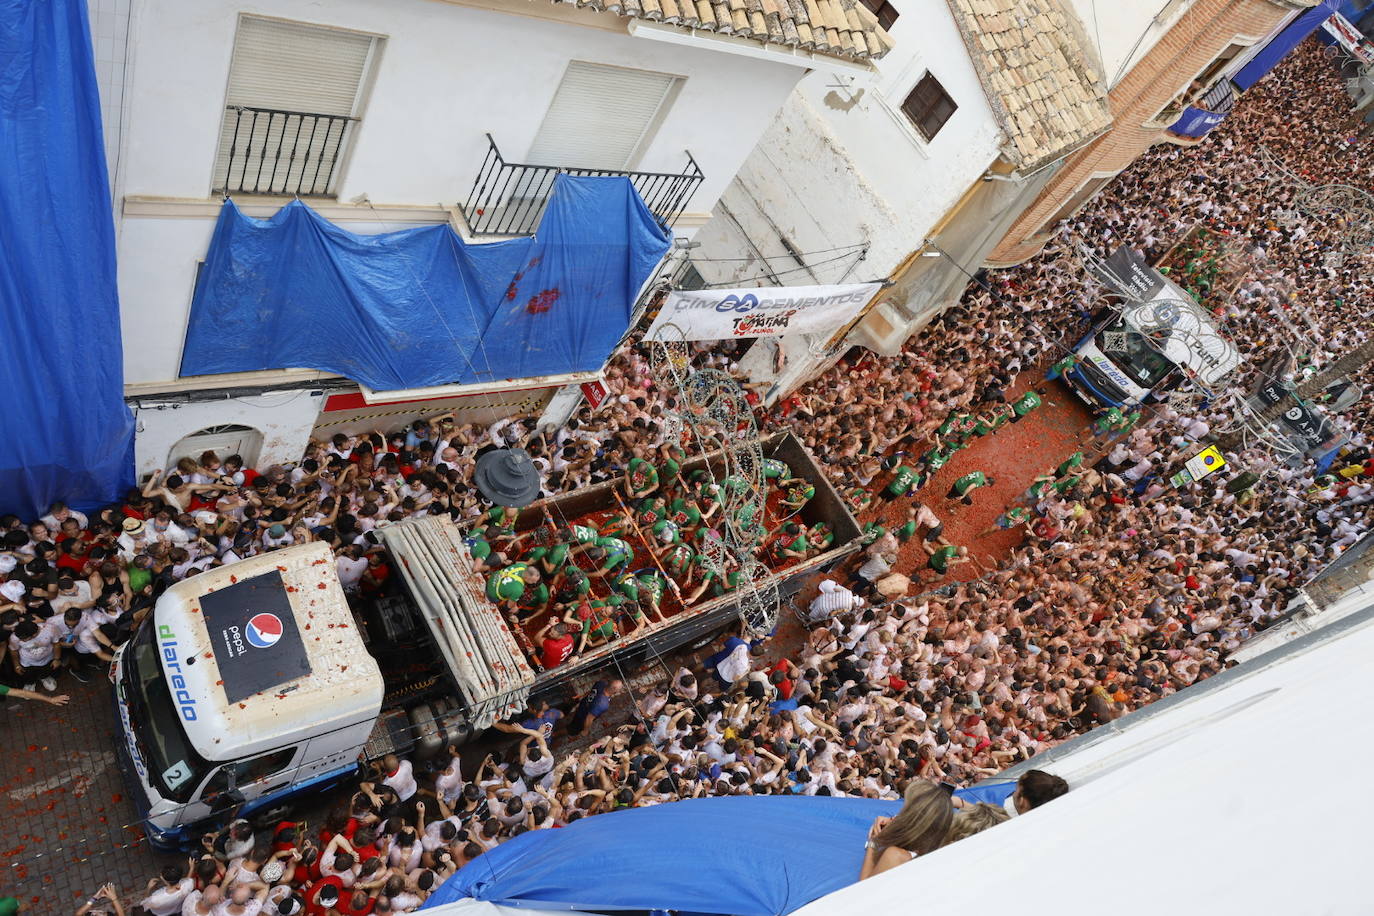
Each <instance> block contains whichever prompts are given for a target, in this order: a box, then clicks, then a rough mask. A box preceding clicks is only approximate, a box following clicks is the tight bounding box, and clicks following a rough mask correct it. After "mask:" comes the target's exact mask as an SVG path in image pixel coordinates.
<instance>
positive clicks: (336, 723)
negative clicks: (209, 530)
mask: <svg viewBox="0 0 1374 916" xmlns="http://www.w3.org/2000/svg"><path fill="white" fill-rule="evenodd" d="M110 674H111V679H112V680H113V681H114V684H115V691H114V697H115V705H116V708H117V709H116V711H117V714H118V721H119V723H120V726H121V731H122V736H123V741H122V742H120V745H119V756H120V762H121V765H122V766H123V767H124V769H125V771H126V776H127V781H128V782H129V784H130V786H131V788H133V790H134V801H135V804H136V806H137V807H138V810H139V814H140V815H141V816H142V818H143V821H144V828H145V831H146V833H147V836H148V840H149V842H150V843H151V844H152V845H153V846H154V847H155V848H158V849H162V850H170V849H175V848H180V847H184V846H187V845H190V844H193V843H194V842H195V841H196V840H197V838H198V837H199V835H200V834H201V833H203V832H204V831H205V829H207V828H208V827H210V826H215V825H217V822H218V821H219V820H221V819H222V818H223V816H224V815H225V813H226V812H227V811H229V810H230V809H231V808H235V807H237V808H238V812H237V813H238V816H240V817H253V816H254V815H260V816H263V817H269V816H271V815H272V814H273V813H275V812H277V811H280V810H282V809H283V808H284V807H285V806H286V805H287V804H289V802H290V801H291V799H292V798H293V797H294V796H296V795H298V794H300V793H303V792H308V791H314V790H319V789H322V788H326V787H328V786H330V785H333V784H335V783H337V782H339V781H341V780H342V779H345V778H347V777H349V776H351V775H353V774H354V773H355V772H356V770H357V765H358V759H359V756H360V753H361V752H362V751H363V749H364V747H365V746H366V744H367V741H368V738H369V736H370V735H371V733H372V730H373V726H374V723H375V721H376V720H377V717H378V713H379V712H380V710H381V704H382V696H383V690H384V688H383V681H382V676H381V672H380V671H379V670H378V667H377V663H376V662H375V661H374V660H373V658H372V657H371V655H370V654H369V653H368V651H367V649H366V647H365V646H364V643H363V640H362V637H361V635H360V634H359V632H358V630H357V628H356V626H355V625H354V620H353V615H352V613H351V612H350V610H349V607H348V602H347V599H346V598H345V596H344V593H343V589H342V588H341V586H340V585H339V581H338V578H337V575H336V573H335V567H334V558H333V556H332V554H331V552H330V550H329V547H328V546H327V545H324V544H306V545H302V546H299V547H290V548H287V549H285V550H280V551H275V552H273V553H270V554H267V555H265V556H261V557H255V558H252V559H249V560H245V561H243V562H240V563H235V564H233V565H231V566H225V567H220V568H216V569H212V570H210V571H208V572H204V573H201V574H199V575H197V576H194V577H192V578H190V579H186V580H184V581H182V582H179V583H177V584H175V585H173V586H172V587H171V588H169V589H168V590H167V591H166V592H165V593H164V594H163V595H162V597H161V598H159V599H158V602H157V605H156V606H155V608H154V610H153V613H152V615H151V617H150V618H149V619H148V620H146V621H145V622H144V624H143V626H142V627H141V628H140V629H139V631H138V633H137V634H136V635H135V637H134V638H133V639H132V640H130V641H129V642H128V643H127V644H125V645H124V646H123V647H122V648H121V649H120V651H119V652H118V653H117V654H116V655H115V658H114V661H113V662H112V663H111V668H110Z"/></svg>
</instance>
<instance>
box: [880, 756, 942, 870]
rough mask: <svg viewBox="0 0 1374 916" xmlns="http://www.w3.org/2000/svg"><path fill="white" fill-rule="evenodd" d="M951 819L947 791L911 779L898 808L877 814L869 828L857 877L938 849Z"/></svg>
mask: <svg viewBox="0 0 1374 916" xmlns="http://www.w3.org/2000/svg"><path fill="white" fill-rule="evenodd" d="M953 820H954V805H953V804H952V803H951V802H950V798H949V795H948V793H946V792H945V790H944V789H942V788H940V787H939V786H937V785H936V784H935V783H933V782H927V781H926V780H924V779H913V780H912V781H911V785H909V786H907V787H906V798H905V804H903V805H902V810H901V811H898V812H897V815H896V816H895V817H880V818H878V819H877V820H875V821H874V822H873V826H872V827H870V828H869V830H868V842H867V843H865V844H864V864H863V868H862V869H860V870H859V880H860V881H863V880H864V879H866V878H871V877H873V876H874V875H877V874H882V873H883V872H885V871H887V870H888V869H890V868H896V867H897V866H898V865H901V864H903V863H906V862H910V861H911V860H912V859H914V858H916V857H917V856H923V855H925V854H927V853H930V852H934V851H935V850H937V849H939V848H940V847H941V846H943V845H944V844H945V838H946V837H947V836H948V835H949V827H950V824H951V823H952V822H953Z"/></svg>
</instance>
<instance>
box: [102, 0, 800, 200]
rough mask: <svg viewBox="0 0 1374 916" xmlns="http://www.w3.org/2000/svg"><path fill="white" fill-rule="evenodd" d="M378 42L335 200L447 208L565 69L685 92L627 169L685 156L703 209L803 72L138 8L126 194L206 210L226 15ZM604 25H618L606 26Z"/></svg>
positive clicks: (658, 48) (358, 9) (651, 49)
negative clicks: (691, 159) (643, 77)
mask: <svg viewBox="0 0 1374 916" xmlns="http://www.w3.org/2000/svg"><path fill="white" fill-rule="evenodd" d="M241 12H243V13H255V14H262V15H266V16H273V17H278V18H283V19H291V20H297V21H302V22H312V23H317V24H320V25H326V26H335V27H340V28H348V29H354V30H358V31H363V32H371V33H375V34H379V35H383V36H385V37H386V44H385V47H384V49H383V51H382V54H381V59H380V62H379V64H378V65H377V67H376V78H375V84H374V87H373V89H372V92H371V95H370V96H369V97H368V98H367V101H366V107H365V109H364V111H363V116H362V123H361V125H360V127H359V129H358V132H357V135H356V138H355V141H354V145H353V151H352V155H351V159H350V161H349V163H348V165H347V169H346V172H345V175H344V178H343V181H342V183H341V184H340V186H339V196H340V198H341V199H348V198H351V197H353V196H354V195H357V194H360V193H367V194H368V195H369V197H370V198H371V199H372V200H373V201H374V202H378V203H381V202H387V203H415V204H434V203H439V202H445V203H452V202H454V201H456V200H458V199H460V198H463V197H465V196H466V195H467V193H468V190H469V187H470V185H471V183H472V180H473V178H474V176H475V175H476V173H477V170H478V168H479V166H480V165H481V162H482V157H483V156H484V155H485V154H486V149H487V147H486V139H485V137H484V136H483V134H484V133H485V132H490V133H491V134H492V136H493V137H495V138H496V142H497V144H498V145H499V146H500V147H501V150H502V153H503V154H505V155H506V156H507V157H508V158H510V159H513V160H515V161H520V160H521V159H522V157H523V156H524V155H525V153H526V152H527V150H528V148H529V145H530V141H531V140H532V139H533V137H534V135H535V132H536V131H537V130H538V128H539V125H540V122H541V121H542V119H543V116H544V113H545V112H546V111H547V109H548V106H549V102H550V101H551V100H552V98H553V94H554V92H555V90H556V89H557V87H558V83H559V80H560V79H561V77H562V74H563V70H564V68H565V67H566V66H567V63H568V61H569V60H570V59H579V60H589V61H594V62H598V63H603V64H612V65H616V66H623V67H635V68H640V69H647V70H656V71H660V72H665V73H671V74H676V75H679V76H682V77H684V78H685V79H686V82H685V84H684V85H683V87H682V91H681V93H680V94H679V95H678V98H677V99H676V101H675V102H674V103H673V105H672V107H671V110H670V111H669V112H668V114H667V116H666V118H664V120H663V122H662V124H661V125H660V127H659V128H658V130H657V132H656V133H655V135H654V137H653V140H652V141H651V142H650V143H649V144H648V146H647V147H646V149H645V151H644V153H643V155H642V157H641V158H640V161H639V163H638V168H639V169H641V170H644V171H673V170H679V169H681V168H682V167H683V166H684V165H685V163H686V157H685V155H684V152H683V151H684V150H691V151H692V154H693V155H694V156H695V157H696V158H697V161H698V162H699V163H700V164H701V167H702V169H703V171H704V172H705V173H706V180H705V182H704V183H703V185H702V187H701V188H700V190H699V191H698V194H697V197H696V199H695V200H694V201H693V203H692V205H691V207H689V209H690V208H702V209H709V207H710V204H711V203H712V202H713V201H714V200H715V198H716V196H718V195H719V193H720V191H721V190H722V189H723V188H724V187H725V185H726V184H727V183H728V182H729V180H730V178H731V177H732V176H733V175H734V172H735V169H736V167H737V166H738V164H739V163H740V162H741V161H743V159H744V157H745V156H746V155H747V154H748V152H749V150H750V149H751V148H752V147H753V145H754V143H755V141H756V140H757V139H758V136H759V134H760V133H761V132H762V130H763V127H764V125H765V123H766V120H767V118H769V117H770V116H771V115H772V113H773V112H774V111H776V110H777V107H778V106H779V105H780V104H781V102H782V100H783V99H784V98H785V97H786V96H787V93H788V92H789V91H790V90H791V87H792V86H793V84H794V83H795V82H796V80H797V79H798V78H799V77H800V76H801V74H802V73H803V71H802V70H801V69H799V68H797V67H792V66H784V65H781V64H777V63H772V62H767V61H760V60H754V59H749V58H745V57H741V56H738V55H733V54H726V53H721V52H717V51H707V50H701V49H697V48H686V47H677V46H673V45H667V44H664V43H662V42H655V41H650V40H646V39H642V38H634V37H631V36H630V35H628V34H626V33H625V32H624V31H607V30H604V29H599V28H588V27H584V26H578V25H571V24H566V23H561V22H549V21H544V20H540V19H536V18H532V17H528V16H519V15H510V14H506V13H498V12H490V11H486V10H480V9H473V8H468V7H463V6H457V5H454V4H450V3H439V2H433V0H390V2H387V3H376V2H372V0H331V2H330V3H328V4H321V3H319V2H317V0H256V2H255V0H196V2H194V3H187V2H185V0H142V2H140V4H139V8H138V9H137V11H136V15H135V22H134V28H135V34H136V44H137V54H136V55H135V61H134V66H133V77H132V80H131V85H132V91H133V109H132V117H131V131H132V138H131V143H130V149H129V156H128V159H129V162H128V180H127V183H126V185H125V192H126V193H128V194H147V195H162V196H173V197H191V198H203V197H206V196H207V195H208V193H209V191H210V187H211V183H212V180H211V169H212V165H213V158H214V155H215V149H216V144H217V141H218V136H219V133H218V132H219V125H220V119H221V114H222V110H223V105H224V96H225V86H226V81H227V78H228V72H229V61H230V55H231V52H232V49H233V41H234V31H235V26H236V23H237V17H238V15H239V13H241ZM612 21H616V20H612Z"/></svg>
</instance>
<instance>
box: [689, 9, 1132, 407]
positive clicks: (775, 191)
mask: <svg viewBox="0 0 1374 916" xmlns="http://www.w3.org/2000/svg"><path fill="white" fill-rule="evenodd" d="M866 2H867V5H868V6H869V7H870V8H871V9H873V10H874V11H875V13H876V14H877V15H878V16H879V18H880V19H881V20H882V21H883V22H884V23H885V24H886V25H887V27H888V30H889V33H890V34H891V36H892V39H893V42H894V48H893V50H892V52H891V53H889V54H887V55H886V56H885V57H883V58H882V59H881V60H879V61H877V62H875V65H874V72H873V73H872V74H870V75H848V74H847V75H843V76H839V77H836V76H835V75H833V74H825V73H819V72H817V73H812V74H810V75H808V76H807V77H806V78H805V79H803V80H802V81H801V82H800V83H799V84H798V86H797V89H796V90H795V91H794V92H793V94H792V96H791V97H790V98H789V99H788V100H787V103H786V104H785V105H784V106H783V108H782V111H781V112H780V114H779V115H778V117H777V119H776V120H775V121H774V122H773V124H772V125H771V126H770V127H769V129H768V131H767V132H766V133H765V134H764V136H763V138H762V139H761V141H760V143H759V145H758V147H756V148H755V150H754V152H753V154H752V155H751V156H750V157H749V159H748V160H747V161H746V162H745V164H744V167H743V168H742V169H741V170H740V172H739V174H738V175H737V176H736V178H735V180H734V181H733V182H732V183H731V184H730V186H729V187H728V188H727V189H726V190H725V193H724V194H723V195H722V196H721V199H720V202H719V203H718V204H717V207H716V211H715V217H714V218H713V219H712V221H711V222H710V223H708V224H707V225H706V226H705V227H704V228H703V229H702V230H701V231H700V232H699V233H698V234H697V240H698V241H699V242H700V243H701V247H700V248H699V249H697V250H696V251H694V252H693V255H692V264H693V266H694V268H695V270H696V275H691V274H689V276H688V281H689V282H704V283H706V284H709V285H717V284H731V283H733V284H738V285H741V286H748V285H755V284H762V285H773V284H781V285H788V284H811V283H834V282H840V281H843V280H878V279H884V280H888V281H890V285H889V287H888V288H887V289H886V290H884V291H883V292H882V293H880V294H879V295H878V297H877V299H876V300H875V301H874V302H873V303H872V304H871V306H870V308H869V309H868V310H866V313H865V314H864V316H863V319H862V320H861V321H859V322H858V323H857V324H856V325H855V326H854V327H853V328H852V329H851V330H849V332H848V333H847V334H843V335H838V336H836V337H834V338H832V339H830V340H826V341H821V340H808V341H796V340H789V341H785V342H784V343H783V344H782V347H783V350H784V353H783V358H782V359H781V360H778V359H777V358H776V357H775V354H774V353H773V351H772V345H771V344H770V345H769V346H768V347H767V348H756V349H760V350H763V349H767V351H768V352H766V353H763V352H761V353H758V354H755V355H754V357H752V358H751V357H750V356H749V355H747V354H746V357H745V363H744V367H745V368H746V370H747V371H749V372H750V374H751V375H752V376H753V377H754V379H755V380H756V381H760V380H767V381H770V382H771V383H772V387H771V389H770V391H769V396H770V397H772V398H776V397H779V396H781V395H782V394H784V393H785V392H786V391H788V390H791V389H792V388H794V387H795V386H796V385H798V384H800V383H801V382H803V381H805V380H806V379H807V378H809V377H811V376H813V375H814V374H815V373H816V372H818V371H820V370H821V369H822V368H824V367H825V366H826V365H828V364H829V363H830V362H832V361H833V360H834V359H835V358H837V357H838V356H839V355H840V354H841V353H843V351H844V350H845V349H847V347H848V345H851V344H859V345H863V346H866V347H868V348H870V349H873V350H875V351H877V352H880V353H884V354H889V355H890V354H892V353H895V352H896V351H897V350H899V349H900V347H901V345H902V343H903V342H904V341H905V340H906V339H907V338H908V337H909V336H911V334H913V333H915V332H916V331H917V330H919V329H920V328H921V327H922V326H924V325H925V324H926V323H927V322H928V321H929V320H930V319H931V318H932V317H933V316H934V315H936V314H938V313H939V311H940V310H941V309H943V308H944V307H946V306H948V305H950V304H951V303H953V302H954V301H957V299H958V296H959V294H960V292H961V291H962V289H963V288H964V286H965V285H966V284H967V283H968V280H969V273H968V272H971V271H974V270H976V269H977V268H978V267H979V266H981V264H982V260H983V255H984V254H985V253H986V252H987V251H988V250H990V249H991V247H992V246H993V245H995V244H996V242H997V241H998V240H999V239H1000V238H1001V235H1002V233H1003V232H1004V231H1005V228H1006V226H1007V225H1008V224H1009V222H1010V219H1011V217H1012V216H1014V207H1015V206H1016V204H1017V203H1018V202H1028V201H1029V200H1031V199H1033V197H1034V191H1035V190H1037V189H1038V187H1039V186H1040V183H1041V182H1043V181H1044V180H1045V179H1046V178H1047V176H1048V175H1049V174H1052V173H1053V170H1054V168H1055V165H1056V162H1057V161H1058V160H1059V159H1061V158H1062V156H1063V155H1064V154H1065V153H1066V152H1067V151H1068V150H1070V149H1072V148H1073V147H1074V146H1075V145H1077V144H1079V143H1081V142H1083V141H1084V139H1085V138H1090V137H1091V136H1093V135H1094V134H1095V133H1098V132H1100V131H1101V130H1103V129H1105V128H1106V127H1107V125H1108V124H1109V121H1110V116H1109V113H1108V111H1107V108H1106V101H1105V87H1104V86H1103V85H1102V81H1101V77H1100V68H1099V67H1098V66H1097V65H1096V60H1095V58H1094V57H1093V56H1092V55H1091V54H1090V52H1089V51H1088V50H1086V49H1085V44H1084V40H1083V34H1082V29H1081V23H1079V22H1078V20H1077V18H1076V17H1075V16H1074V14H1073V13H1072V12H1071V11H1070V10H1069V8H1068V7H1066V6H1063V5H1061V4H1060V3H1059V0H1035V2H1029V3H1024V4H1013V3H1011V2H1010V0H1006V2H1005V3H1004V2H1003V0H995V2H991V3H989V2H985V0H948V2H947V0H891V2H878V0H866ZM1002 6H1008V7H1013V6H1014V7H1016V8H1015V9H1007V10H1003V9H1001V7H1002ZM698 278H699V280H698ZM779 364H781V365H782V366H783V368H782V369H781V371H777V372H774V371H773V367H776V366H777V365H779Z"/></svg>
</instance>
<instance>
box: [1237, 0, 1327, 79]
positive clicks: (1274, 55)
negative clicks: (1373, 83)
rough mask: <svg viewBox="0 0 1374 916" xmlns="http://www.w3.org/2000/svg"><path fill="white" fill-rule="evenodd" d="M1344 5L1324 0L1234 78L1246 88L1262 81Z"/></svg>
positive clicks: (1291, 23) (1276, 36)
mask: <svg viewBox="0 0 1374 916" xmlns="http://www.w3.org/2000/svg"><path fill="white" fill-rule="evenodd" d="M1340 5H1341V0H1322V2H1321V3H1318V4H1317V5H1316V6H1314V7H1312V8H1311V9H1309V10H1307V11H1305V12H1304V13H1303V14H1302V15H1300V16H1298V18H1296V19H1294V20H1293V21H1292V22H1290V23H1289V24H1288V27H1287V28H1286V29H1284V30H1283V31H1282V32H1280V33H1279V34H1277V35H1275V36H1274V38H1273V40H1272V41H1270V42H1269V44H1267V45H1265V46H1264V49H1263V50H1261V51H1260V52H1259V53H1258V54H1256V55H1255V56H1254V57H1252V58H1250V61H1249V62H1248V63H1247V64H1246V65H1245V66H1244V67H1241V68H1240V70H1239V71H1238V72H1237V73H1236V75H1235V76H1233V77H1231V81H1232V82H1234V83H1235V84H1236V85H1237V86H1238V87H1240V89H1241V90H1242V91H1244V90H1246V89H1249V88H1250V87H1251V86H1253V85H1255V83H1258V82H1259V81H1260V79H1261V78H1262V77H1263V76H1264V75H1265V74H1266V73H1268V72H1269V71H1270V70H1272V69H1274V67H1275V66H1276V65H1277V64H1278V62H1279V61H1281V60H1283V59H1284V58H1285V57H1287V56H1288V52H1289V51H1291V50H1293V49H1294V48H1296V47H1297V46H1298V45H1299V44H1301V43H1302V40H1303V39H1304V38H1306V37H1307V36H1308V35H1311V34H1312V33H1313V32H1315V31H1316V30H1317V29H1318V28H1319V27H1320V26H1321V24H1322V23H1323V22H1325V21H1326V20H1327V19H1329V18H1331V14H1332V13H1334V12H1335V11H1336V10H1337V8H1339V7H1340Z"/></svg>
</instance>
